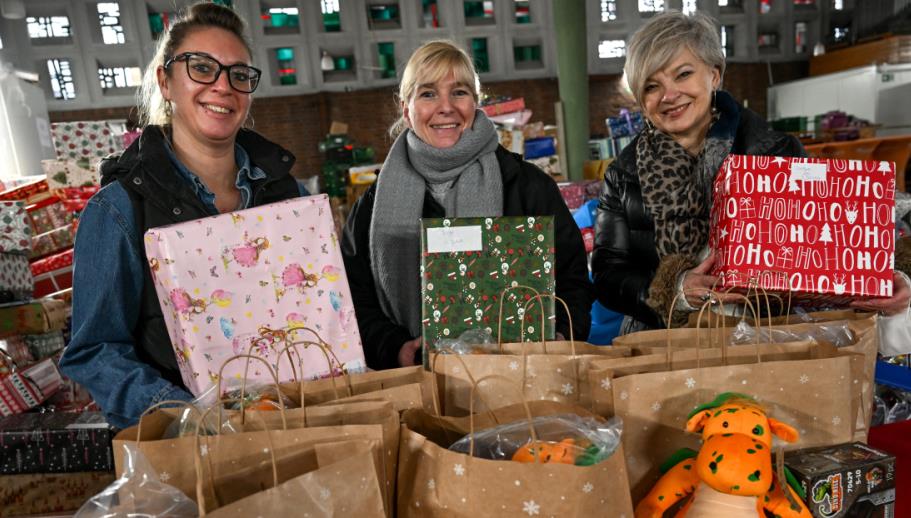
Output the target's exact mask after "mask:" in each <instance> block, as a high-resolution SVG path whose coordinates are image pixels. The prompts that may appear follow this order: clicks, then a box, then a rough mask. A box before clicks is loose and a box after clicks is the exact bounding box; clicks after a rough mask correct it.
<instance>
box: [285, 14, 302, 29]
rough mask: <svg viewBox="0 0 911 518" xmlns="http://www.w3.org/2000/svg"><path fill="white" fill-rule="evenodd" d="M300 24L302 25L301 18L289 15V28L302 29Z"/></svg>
mask: <svg viewBox="0 0 911 518" xmlns="http://www.w3.org/2000/svg"><path fill="white" fill-rule="evenodd" d="M300 24H301V18H300V16H299V15H296V14H289V15H288V27H300Z"/></svg>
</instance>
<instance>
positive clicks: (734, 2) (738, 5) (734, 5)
mask: <svg viewBox="0 0 911 518" xmlns="http://www.w3.org/2000/svg"><path fill="white" fill-rule="evenodd" d="M718 7H724V8H725V10H726V11H737V10H743V0H718Z"/></svg>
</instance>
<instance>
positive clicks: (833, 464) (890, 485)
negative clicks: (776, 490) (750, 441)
mask: <svg viewBox="0 0 911 518" xmlns="http://www.w3.org/2000/svg"><path fill="white" fill-rule="evenodd" d="M785 464H786V465H787V466H788V468H789V469H790V470H791V472H792V473H793V474H794V476H795V477H796V478H797V481H798V483H799V484H800V486H801V487H802V488H803V490H804V492H805V493H806V499H805V502H806V504H807V507H808V508H809V509H810V513H811V514H812V515H813V516H815V517H817V518H842V517H849V516H851V517H854V516H857V517H860V516H863V517H883V518H886V517H888V518H891V517H892V516H894V513H895V457H893V456H892V455H890V454H888V453H886V452H883V451H880V450H877V449H875V448H873V447H871V446H867V445H866V444H862V443H859V442H858V443H853V444H852V443H849V444H841V445H838V446H825V447H821V448H810V449H806V450H798V451H792V452H789V453H787V454H786V455H785Z"/></svg>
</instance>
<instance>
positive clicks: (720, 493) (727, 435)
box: [636, 392, 811, 518]
mask: <svg viewBox="0 0 911 518" xmlns="http://www.w3.org/2000/svg"><path fill="white" fill-rule="evenodd" d="M686 429H687V431H690V432H700V431H701V432H702V440H703V444H702V448H701V449H700V450H699V453H698V454H697V453H696V452H693V451H692V450H683V451H681V452H678V453H677V454H676V455H674V457H672V458H671V459H670V461H669V462H666V463H665V464H664V466H662V472H664V475H663V476H662V477H661V478H660V479H659V480H658V483H657V484H655V486H654V487H653V488H652V490H651V491H650V492H649V494H648V495H646V497H645V498H644V499H643V500H642V501H641V502H639V505H638V506H636V518H647V517H650V518H661V517H662V516H664V512H665V511H666V510H668V509H669V508H670V507H671V506H673V505H674V504H676V503H677V502H679V501H680V500H683V499H684V498H686V497H688V496H690V495H692V497H691V498H690V499H689V501H688V502H686V504H685V505H684V506H683V507H682V508H681V510H680V512H678V513H677V518H680V517H684V516H686V517H687V518H697V517H698V518H708V517H719V518H720V517H725V518H735V517H741V516H742V517H747V516H750V517H756V516H759V517H764V516H767V515H766V511H767V512H768V513H769V514H768V516H775V517H780V518H791V517H799V518H810V516H811V515H810V512H809V511H808V510H807V507H806V505H804V503H803V501H802V499H801V498H800V495H799V493H798V492H797V491H795V489H792V488H791V487H789V486H788V484H787V483H782V481H779V480H778V479H777V477H776V476H775V472H774V471H773V469H772V436H773V435H775V436H777V437H779V438H781V439H783V440H785V441H787V442H795V441H796V440H797V438H798V433H797V430H795V429H794V428H792V427H790V426H788V425H786V424H784V423H782V422H779V421H777V420H775V419H772V418H771V417H768V416H767V415H766V412H765V411H764V410H763V408H762V407H761V406H760V405H759V403H757V402H756V400H754V399H753V398H751V397H749V396H745V395H743V394H736V393H733V392H725V393H724V394H721V395H719V396H718V397H717V398H715V400H714V401H712V402H711V403H708V404H705V405H702V406H700V407H698V408H697V409H696V410H694V411H693V412H692V413H691V414H690V415H689V421H688V422H687V423H686ZM681 459H683V460H681Z"/></svg>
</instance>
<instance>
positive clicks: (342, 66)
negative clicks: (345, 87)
mask: <svg viewBox="0 0 911 518" xmlns="http://www.w3.org/2000/svg"><path fill="white" fill-rule="evenodd" d="M333 59H334V60H335V69H336V70H351V65H352V61H354V60H353V59H352V57H351V56H336V57H335V58H333Z"/></svg>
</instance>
